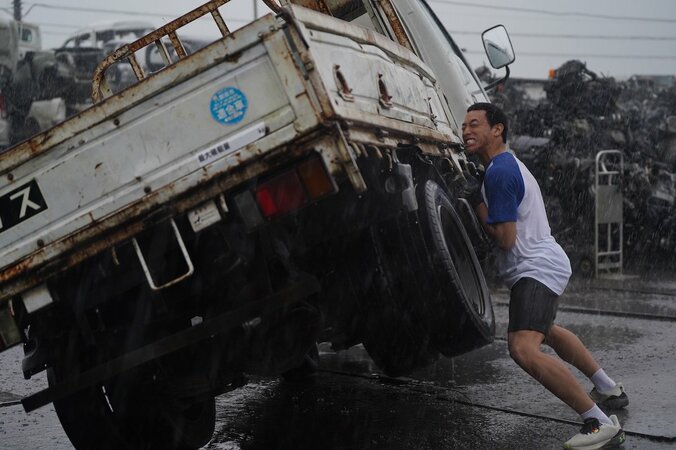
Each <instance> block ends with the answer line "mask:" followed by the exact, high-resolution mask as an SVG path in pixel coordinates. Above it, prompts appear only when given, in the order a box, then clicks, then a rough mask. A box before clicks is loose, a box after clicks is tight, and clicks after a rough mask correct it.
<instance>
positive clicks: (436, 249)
mask: <svg viewBox="0 0 676 450" xmlns="http://www.w3.org/2000/svg"><path fill="white" fill-rule="evenodd" d="M418 202H419V210H418V216H419V218H420V226H421V228H422V231H423V235H424V240H425V243H426V246H427V249H428V254H429V256H430V257H431V258H430V259H431V267H430V270H431V271H432V272H433V273H434V275H435V278H436V281H437V285H436V286H437V289H436V292H435V294H436V295H433V296H432V297H431V298H430V300H429V302H430V303H429V306H428V308H429V309H428V310H429V315H428V320H429V324H430V329H431V338H432V345H433V346H434V347H435V348H436V349H437V350H439V351H440V352H441V353H442V354H444V355H446V356H449V357H451V356H456V355H459V354H462V353H465V352H468V351H470V350H473V349H475V348H479V347H482V346H484V345H486V344H489V343H491V342H492V341H493V338H494V336H495V318H494V315H493V305H492V304H491V300H490V295H489V291H488V287H487V285H486V280H485V278H484V274H483V271H482V269H481V265H480V264H479V261H478V259H477V256H476V253H475V251H474V248H473V247H472V243H471V241H470V239H469V237H468V235H467V232H466V231H465V229H464V227H463V225H462V221H461V220H460V218H459V216H458V214H457V213H456V211H455V209H454V208H453V204H452V203H451V200H450V198H449V196H448V195H447V193H446V192H445V191H444V189H443V188H442V187H441V186H439V185H438V184H437V183H436V182H434V181H426V182H425V183H424V184H422V185H421V186H419V187H418Z"/></svg>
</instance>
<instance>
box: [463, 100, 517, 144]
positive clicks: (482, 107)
mask: <svg viewBox="0 0 676 450" xmlns="http://www.w3.org/2000/svg"><path fill="white" fill-rule="evenodd" d="M470 111H486V119H488V123H489V124H490V126H491V127H494V126H495V125H497V124H499V123H501V124H502V126H503V128H504V129H503V130H502V142H504V143H505V144H506V143H507V130H508V128H509V125H508V123H507V115H506V114H505V113H504V112H503V111H502V110H501V109H500V108H498V107H497V106H495V105H494V104H492V103H475V104H473V105H470V107H469V108H467V112H470Z"/></svg>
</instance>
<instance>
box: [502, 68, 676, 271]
mask: <svg viewBox="0 0 676 450" xmlns="http://www.w3.org/2000/svg"><path fill="white" fill-rule="evenodd" d="M515 81H516V80H513V81H512V82H508V83H507V85H506V86H504V87H503V89H501V90H498V91H497V92H495V93H494V94H493V101H494V102H496V103H498V104H500V105H501V106H503V107H504V108H505V110H506V111H507V112H508V114H509V115H510V117H511V118H512V139H511V147H512V148H513V150H514V151H515V152H516V153H517V154H518V156H519V157H520V158H521V159H522V160H523V161H524V163H525V164H526V165H527V166H528V167H529V168H530V170H531V171H533V173H534V174H535V176H536V177H537V179H538V180H539V182H540V184H541V186H542V190H543V193H544V195H545V196H546V199H545V201H546V203H547V208H548V211H549V215H550V222H551V224H552V229H553V232H554V233H555V235H556V237H557V239H558V240H559V241H560V242H561V243H562V244H563V245H564V247H565V248H566V250H567V252H568V253H569V255H571V261H572V263H573V265H574V270H577V272H582V273H590V272H591V271H592V270H593V261H594V259H593V252H594V248H593V240H594V197H595V193H594V171H595V156H596V154H597V152H598V151H600V150H608V149H616V150H621V151H622V152H623V154H624V161H625V164H624V174H623V175H624V176H623V177H622V182H621V183H622V184H621V186H622V193H623V195H624V252H625V267H632V266H636V265H641V266H643V267H645V264H648V263H654V262H658V261H660V258H659V256H662V257H667V256H669V255H670V254H672V252H673V251H674V250H675V249H676V208H675V207H674V204H675V199H676V196H675V194H676V188H675V181H676V176H675V174H674V172H675V171H676V170H675V169H676V85H674V83H673V80H671V79H666V80H665V79H662V80H660V79H659V78H655V77H637V76H636V77H631V78H630V79H628V80H626V81H616V80H615V79H614V78H611V77H604V76H599V75H597V74H596V73H594V72H593V71H591V70H590V69H588V68H587V67H586V65H585V64H584V63H582V62H580V61H576V60H573V61H568V62H566V63H565V64H563V65H562V66H561V67H559V68H558V69H557V70H556V71H555V73H553V77H552V79H551V80H549V81H548V82H545V83H544V86H543V87H544V91H545V93H546V96H544V97H543V98H541V99H535V100H534V99H533V98H532V96H528V95H527V92H526V86H525V84H524V83H521V84H520V83H518V82H515Z"/></svg>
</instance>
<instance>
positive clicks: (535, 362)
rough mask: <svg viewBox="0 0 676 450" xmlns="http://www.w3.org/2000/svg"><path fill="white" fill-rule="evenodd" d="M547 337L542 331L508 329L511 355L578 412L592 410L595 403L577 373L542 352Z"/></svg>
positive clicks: (523, 367)
mask: <svg viewBox="0 0 676 450" xmlns="http://www.w3.org/2000/svg"><path fill="white" fill-rule="evenodd" d="M544 338H545V336H544V335H543V334H542V333H540V332H539V331H533V330H519V331H513V332H509V333H507V342H508V345H509V354H510V356H511V357H512V359H514V361H515V362H516V363H517V364H518V365H519V366H520V367H521V368H522V369H523V370H525V371H526V372H527V373H528V374H529V375H530V376H532V377H533V378H535V379H536V380H537V381H538V382H539V383H541V384H542V385H543V386H544V387H545V388H547V390H549V391H550V392H551V393H552V394H554V395H555V396H557V397H558V398H559V399H561V400H562V401H563V402H564V403H565V404H567V405H568V406H570V407H571V408H573V409H574V410H575V411H576V412H577V413H578V414H583V413H585V412H587V411H589V410H590V409H592V408H593V407H594V406H595V404H594V402H593V401H592V400H591V398H589V395H587V393H586V392H585V391H584V390H583V389H582V387H581V386H580V384H579V383H578V382H577V379H576V378H575V376H573V374H572V373H571V372H570V370H569V369H568V368H567V367H566V366H565V364H563V362H561V361H560V360H558V359H557V358H554V357H552V356H550V355H547V354H546V353H543V352H542V350H541V349H540V345H541V344H542V342H543V341H544Z"/></svg>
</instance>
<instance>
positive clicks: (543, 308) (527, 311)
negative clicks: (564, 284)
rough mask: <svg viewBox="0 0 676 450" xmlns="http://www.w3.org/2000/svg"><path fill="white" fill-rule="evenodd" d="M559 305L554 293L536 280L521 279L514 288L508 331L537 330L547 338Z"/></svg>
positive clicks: (510, 301) (510, 299)
mask: <svg viewBox="0 0 676 450" xmlns="http://www.w3.org/2000/svg"><path fill="white" fill-rule="evenodd" d="M558 305H559V296H558V295H557V294H556V293H555V292H554V291H552V290H551V289H549V288H548V287H547V286H545V285H544V284H542V283H540V282H539V281H537V280H536V279H534V278H528V277H526V278H521V279H520V280H519V281H517V282H516V283H514V286H512V292H511V295H510V298H509V327H508V328H507V331H510V332H511V331H519V330H535V331H539V332H540V333H542V334H544V335H545V336H546V335H547V333H548V332H549V328H550V327H551V326H552V324H553V323H554V319H555V318H556V309H557V307H558Z"/></svg>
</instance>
